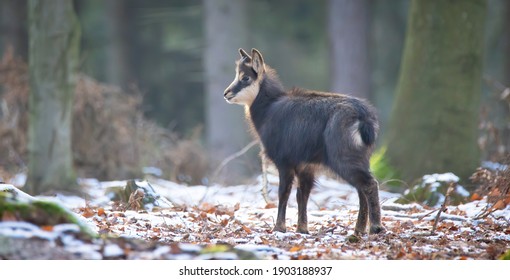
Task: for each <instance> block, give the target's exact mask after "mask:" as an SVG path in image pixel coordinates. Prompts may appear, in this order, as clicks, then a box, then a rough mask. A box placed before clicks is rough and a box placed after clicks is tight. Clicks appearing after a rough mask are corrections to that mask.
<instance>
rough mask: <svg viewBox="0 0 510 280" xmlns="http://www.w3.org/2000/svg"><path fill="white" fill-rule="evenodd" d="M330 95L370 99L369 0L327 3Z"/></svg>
mask: <svg viewBox="0 0 510 280" xmlns="http://www.w3.org/2000/svg"><path fill="white" fill-rule="evenodd" d="M328 5H329V7H328V12H329V14H328V28H329V31H328V32H329V42H330V55H331V62H330V83H331V91H333V92H341V93H346V94H351V95H354V96H357V97H362V98H365V99H369V97H370V81H371V80H370V59H369V51H368V47H369V38H370V33H369V32H370V7H371V4H370V0H329V4H328Z"/></svg>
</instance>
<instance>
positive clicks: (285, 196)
mask: <svg viewBox="0 0 510 280" xmlns="http://www.w3.org/2000/svg"><path fill="white" fill-rule="evenodd" d="M278 174H279V177H280V184H279V187H278V215H277V217H276V225H275V227H274V231H280V232H286V231H287V228H286V226H285V213H286V211H287V201H288V200H289V195H290V191H291V189H292V182H293V181H294V171H293V170H292V169H289V168H282V167H278Z"/></svg>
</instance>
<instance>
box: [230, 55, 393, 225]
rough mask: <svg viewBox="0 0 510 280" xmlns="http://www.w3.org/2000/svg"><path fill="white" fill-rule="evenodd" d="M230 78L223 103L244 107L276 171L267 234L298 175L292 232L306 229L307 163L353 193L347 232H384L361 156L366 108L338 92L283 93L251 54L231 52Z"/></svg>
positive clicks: (370, 139) (281, 221) (369, 135)
mask: <svg viewBox="0 0 510 280" xmlns="http://www.w3.org/2000/svg"><path fill="white" fill-rule="evenodd" d="M239 52H240V54H241V59H240V60H239V61H238V62H237V67H236V78H235V79H234V81H233V82H232V84H231V85H230V86H229V87H228V88H227V89H226V90H225V93H224V97H225V99H226V100H227V102H229V103H235V104H241V105H244V106H245V109H246V110H245V111H246V114H247V118H248V120H249V122H251V125H252V126H253V128H254V131H255V132H256V135H257V136H258V138H259V139H260V142H261V143H262V146H263V150H264V153H265V155H266V156H267V157H268V158H269V159H270V160H271V161H272V162H273V163H274V165H275V166H276V168H277V169H278V173H279V178H280V183H279V190H278V199H279V204H278V215H277V219H276V225H275V228H274V230H275V231H281V232H285V231H286V226H285V212H286V208H287V201H288V199H289V195H290V192H291V188H292V184H293V181H294V178H295V177H297V179H298V189H297V197H296V198H297V203H298V226H297V231H298V232H301V233H308V223H307V203H308V198H309V195H310V191H311V189H312V187H313V185H314V180H315V174H314V173H315V168H314V167H315V166H318V165H322V166H325V167H327V168H329V169H330V170H332V171H334V172H335V173H336V174H338V175H339V176H340V177H342V178H343V179H344V180H346V181H347V182H348V183H350V184H351V185H352V186H354V187H355V188H356V189H357V191H358V195H359V205H360V206H359V207H360V209H359V212H358V220H357V223H356V228H355V234H363V233H365V232H366V227H367V222H368V220H370V233H379V232H382V231H383V230H384V228H383V226H382V225H381V210H380V205H379V194H378V184H377V181H376V180H375V179H374V177H373V176H372V174H371V173H370V168H369V160H370V156H371V154H372V151H373V149H374V145H375V141H376V138H377V132H378V127H379V125H378V121H377V116H376V113H375V110H374V108H373V107H372V106H371V105H370V104H368V103H367V102H366V101H364V100H361V99H358V98H355V97H352V96H349V95H344V94H337V93H324V92H317V91H310V90H304V89H300V88H293V89H291V90H289V91H285V90H284V88H283V86H282V84H281V82H280V80H279V78H278V76H277V74H276V72H275V71H274V70H273V69H272V68H270V67H269V66H267V65H266V64H265V63H264V59H263V58H262V55H261V54H260V52H259V51H257V50H256V49H252V55H251V56H250V55H248V53H246V52H245V51H244V50H242V49H240V50H239Z"/></svg>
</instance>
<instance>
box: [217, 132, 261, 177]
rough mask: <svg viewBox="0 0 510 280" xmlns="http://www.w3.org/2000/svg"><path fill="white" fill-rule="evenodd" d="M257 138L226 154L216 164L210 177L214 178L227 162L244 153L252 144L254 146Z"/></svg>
mask: <svg viewBox="0 0 510 280" xmlns="http://www.w3.org/2000/svg"><path fill="white" fill-rule="evenodd" d="M257 142H258V141H257V140H253V141H251V142H250V143H249V144H248V145H246V146H245V147H244V148H242V149H241V150H240V151H238V152H236V153H234V154H232V155H230V156H228V157H227V158H225V159H224V160H223V161H222V162H221V163H220V165H218V167H217V168H216V169H215V170H214V172H213V175H212V178H213V180H214V179H216V177H217V176H218V174H219V173H220V172H221V170H222V169H223V168H224V167H225V166H226V165H227V164H228V163H229V162H231V161H232V160H234V159H236V158H238V157H240V156H242V155H244V154H245V153H246V152H248V151H249V150H250V149H251V148H252V147H253V146H255V144H257Z"/></svg>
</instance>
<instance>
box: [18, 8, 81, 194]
mask: <svg viewBox="0 0 510 280" xmlns="http://www.w3.org/2000/svg"><path fill="white" fill-rule="evenodd" d="M28 17H29V74H30V99H29V128H28V137H29V143H28V152H29V162H28V178H27V183H26V187H27V191H28V192H30V193H32V194H39V193H45V192H50V191H54V190H71V189H72V188H73V187H75V186H76V177H75V173H74V170H73V163H72V153H71V116H72V104H73V96H74V90H75V85H76V71H77V66H78V55H79V42H80V27H79V23H78V20H77V17H76V15H75V13H74V10H73V2H72V1H71V0H30V1H29V3H28Z"/></svg>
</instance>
